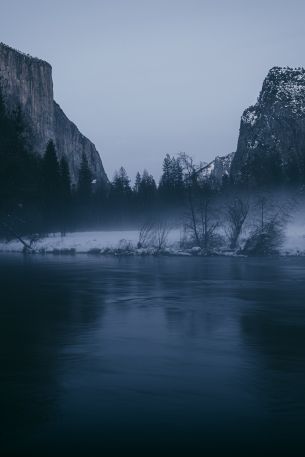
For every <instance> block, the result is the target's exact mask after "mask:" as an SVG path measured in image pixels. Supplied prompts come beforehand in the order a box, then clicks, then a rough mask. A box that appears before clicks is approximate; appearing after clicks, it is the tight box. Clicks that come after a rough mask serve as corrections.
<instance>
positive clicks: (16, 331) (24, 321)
mask: <svg viewBox="0 0 305 457" xmlns="http://www.w3.org/2000/svg"><path fill="white" fill-rule="evenodd" d="M0 281H1V288H0V313H1V314H0V316H1V320H0V364H1V365H0V366H1V372H0V393H1V410H0V414H1V428H0V433H1V436H0V438H1V439H0V454H1V455H26V456H27V455H31V456H36V455H40V456H48V455H57V456H61V455H71V456H72V455H74V456H75V455H84V456H88V457H89V456H92V455H104V456H108V455H116V456H125V455H133V456H137V455H142V456H143V457H145V456H148V455H156V456H157V455H158V456H163V455H167V456H175V455H185V456H197V455H200V456H203V455H207V456H208V455H214V454H215V455H234V456H237V455H244V456H245V457H246V456H249V455H260V456H268V455H282V454H283V455H297V454H296V452H297V450H298V451H299V452H300V453H299V454H298V455H305V454H304V453H303V452H302V449H304V450H305V259H267V260H266V259H265V260H260V259H250V260H249V259H217V258H211V259H200V258H161V259H148V258H145V259H138V258H136V259H131V258H130V259H121V260H120V259H115V258H109V259H108V258H92V257H91V258H90V257H86V256H84V257H82V256H79V257H74V258H69V257H52V256H50V257H47V256H46V257H39V256H37V257H33V256H32V257H23V256H20V255H16V256H3V255H2V256H1V257H0Z"/></svg>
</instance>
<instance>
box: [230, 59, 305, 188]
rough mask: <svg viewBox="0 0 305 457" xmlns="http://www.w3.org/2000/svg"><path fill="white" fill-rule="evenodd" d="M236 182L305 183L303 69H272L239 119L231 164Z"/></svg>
mask: <svg viewBox="0 0 305 457" xmlns="http://www.w3.org/2000/svg"><path fill="white" fill-rule="evenodd" d="M230 175H231V178H232V180H233V181H234V182H235V183H244V184H250V185H254V186H256V185H260V184H277V183H280V184H283V183H293V184H297V183H304V182H305V70H304V69H303V68H297V69H293V68H280V67H274V68H272V69H271V70H270V71H269V73H268V75H267V77H266V79H265V80H264V83H263V86H262V90H261V93H260V95H259V97H258V100H257V103H256V104H255V105H254V106H250V107H249V108H247V109H246V110H245V111H244V113H243V115H242V118H241V123H240V132H239V139H238V145H237V150H236V153H235V154H234V157H233V160H232V165H231V172H230Z"/></svg>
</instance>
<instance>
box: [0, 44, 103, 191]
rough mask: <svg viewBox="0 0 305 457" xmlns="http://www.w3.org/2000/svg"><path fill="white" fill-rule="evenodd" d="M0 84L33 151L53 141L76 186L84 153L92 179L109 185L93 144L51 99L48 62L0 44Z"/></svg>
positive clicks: (40, 152) (10, 109)
mask: <svg viewBox="0 0 305 457" xmlns="http://www.w3.org/2000/svg"><path fill="white" fill-rule="evenodd" d="M0 84H1V89H2V93H3V96H4V100H5V104H6V107H7V109H8V111H9V112H13V111H15V110H16V109H18V107H20V109H21V113H22V115H23V119H24V121H25V125H26V130H27V141H28V143H29V147H30V148H31V149H32V151H34V152H35V153H37V154H40V155H43V154H44V152H45V149H46V145H47V143H48V141H49V140H53V141H54V143H55V145H56V149H57V153H58V157H59V158H61V157H62V156H64V157H65V158H66V159H67V161H68V164H69V169H70V173H71V180H72V183H73V184H76V183H77V179H78V172H79V168H80V164H81V160H82V154H83V153H85V155H86V157H87V159H88V163H89V167H90V169H91V171H92V173H93V176H94V178H96V179H97V181H98V182H102V183H107V182H108V179H107V176H106V174H105V171H104V168H103V165H102V161H101V158H100V156H99V154H98V152H97V150H96V148H95V146H94V144H93V143H91V141H89V140H88V138H86V137H85V136H83V135H82V134H81V133H80V132H79V130H78V128H77V127H76V126H75V125H74V124H73V123H72V122H71V121H70V120H69V119H68V118H67V117H66V115H65V114H64V112H63V111H62V110H61V108H60V107H59V105H58V104H57V103H56V102H55V101H54V100H53V81H52V67H51V65H50V64H49V63H47V62H45V61H43V60H40V59H37V58H33V57H30V56H28V55H25V54H22V53H21V52H18V51H16V50H14V49H12V48H10V47H8V46H6V45H4V44H2V43H0Z"/></svg>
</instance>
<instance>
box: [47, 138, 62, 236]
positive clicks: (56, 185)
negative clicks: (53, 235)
mask: <svg viewBox="0 0 305 457" xmlns="http://www.w3.org/2000/svg"><path fill="white" fill-rule="evenodd" d="M42 198H43V208H44V222H45V226H46V228H47V229H49V228H50V229H54V228H55V227H56V226H57V224H58V219H59V213H60V201H61V177H60V168H59V163H58V160H57V155H56V149H55V145H54V143H53V141H52V140H50V141H49V142H48V144H47V148H46V152H45V155H44V157H43V159H42Z"/></svg>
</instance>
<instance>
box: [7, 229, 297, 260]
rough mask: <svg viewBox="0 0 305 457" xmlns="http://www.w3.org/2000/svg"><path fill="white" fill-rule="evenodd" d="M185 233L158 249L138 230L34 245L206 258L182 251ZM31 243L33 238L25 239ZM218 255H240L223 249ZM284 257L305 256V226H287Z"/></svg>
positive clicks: (10, 246) (12, 246) (57, 250)
mask: <svg viewBox="0 0 305 457" xmlns="http://www.w3.org/2000/svg"><path fill="white" fill-rule="evenodd" d="M182 239H183V230H182V229H181V230H179V229H173V230H171V231H170V232H169V233H168V235H167V241H166V246H164V247H163V248H162V249H159V250H158V249H157V248H156V246H153V245H149V246H144V247H139V246H138V242H139V231H138V230H113V231H94V232H73V233H67V234H66V235H65V236H62V235H61V234H60V233H54V234H50V235H48V236H46V237H44V238H40V239H38V240H37V241H34V242H32V243H31V247H32V249H33V252H35V253H41V254H78V253H83V254H84V253H85V254H92V255H93V254H95V255H99V254H104V255H107V254H108V255H157V254H161V255H180V256H183V255H184V256H190V255H202V251H201V249H200V248H199V247H196V246H195V247H192V248H188V249H187V248H182V247H181V240H182ZM24 240H25V241H26V243H27V244H30V239H28V238H24ZM0 252H16V253H18V252H20V253H21V252H24V245H23V244H22V243H21V242H20V241H18V240H16V239H15V240H11V241H6V240H0ZM214 254H215V255H217V254H218V255H225V256H230V255H236V254H235V253H234V252H232V251H230V250H226V249H222V250H220V251H218V252H215V253H214ZM280 254H281V255H293V256H294V255H297V256H300V255H302V256H305V227H303V226H302V225H300V226H296V225H293V224H291V225H290V226H288V227H287V231H286V236H285V242H284V244H283V246H282V247H281V249H280Z"/></svg>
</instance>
